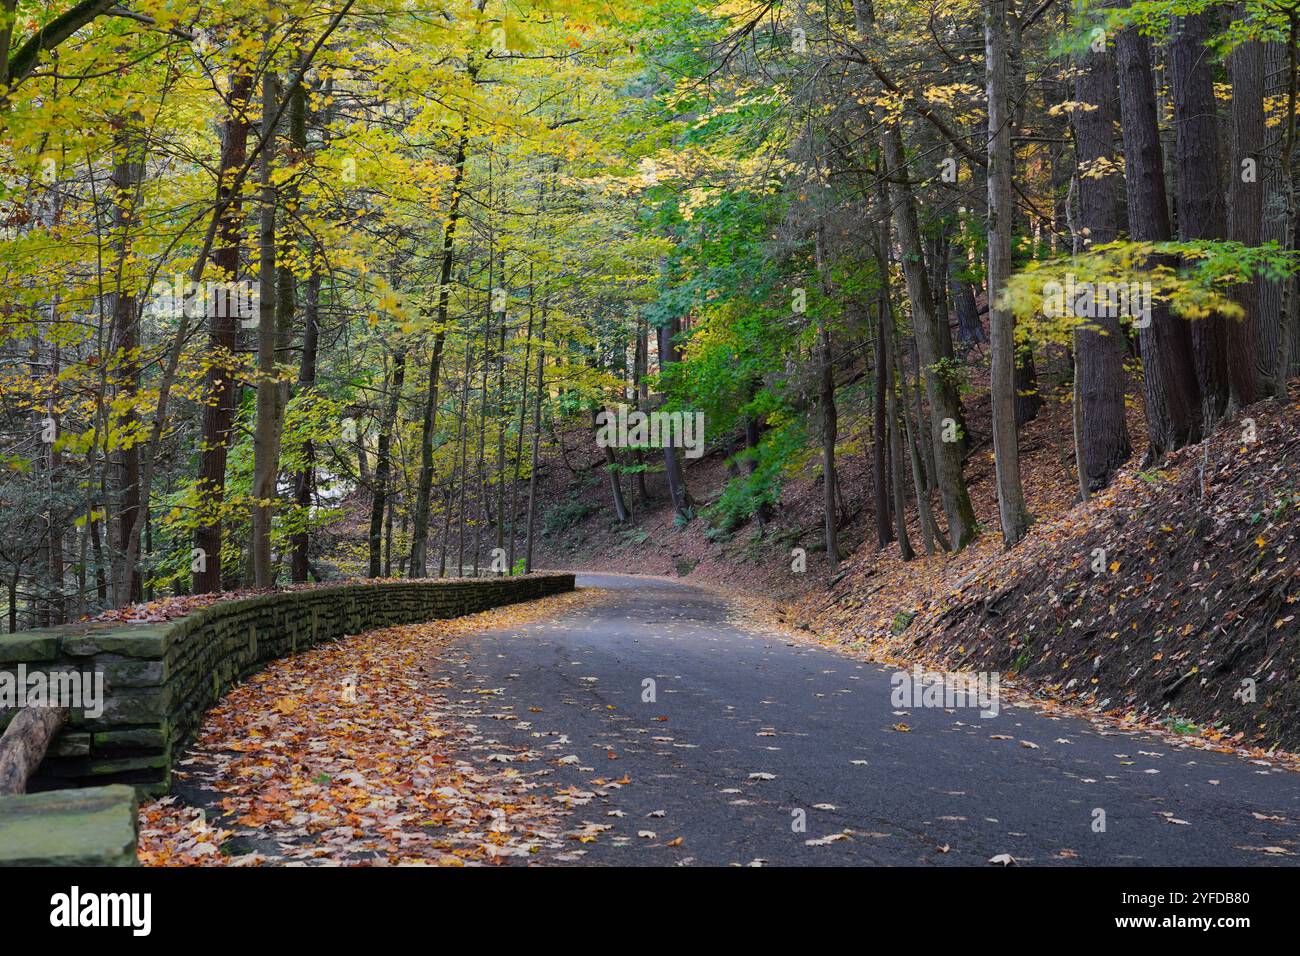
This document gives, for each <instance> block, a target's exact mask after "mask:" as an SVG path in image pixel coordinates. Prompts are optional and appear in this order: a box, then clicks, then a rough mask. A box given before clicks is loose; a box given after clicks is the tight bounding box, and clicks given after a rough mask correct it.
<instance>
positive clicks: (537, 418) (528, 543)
mask: <svg viewBox="0 0 1300 956" xmlns="http://www.w3.org/2000/svg"><path fill="white" fill-rule="evenodd" d="M547 308H548V302H547V300H546V298H543V299H542V321H541V327H540V328H539V330H538V338H539V339H540V340H541V341H540V342H539V344H538V346H537V395H536V397H535V399H534V401H533V450H532V458H531V461H532V465H531V467H530V468H529V469H528V521H527V526H526V529H525V534H526V535H527V537H526V538H525V540H524V573H525V574H528V573H529V572H531V571H532V570H533V536H534V531H535V530H536V527H537V453H538V449H539V447H540V445H541V440H542V399H543V398H544V397H545V395H546V341H545V340H546V312H547Z"/></svg>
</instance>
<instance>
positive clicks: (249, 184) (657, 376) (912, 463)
mask: <svg viewBox="0 0 1300 956" xmlns="http://www.w3.org/2000/svg"><path fill="white" fill-rule="evenodd" d="M0 3H2V4H3V11H2V13H0V124H3V135H2V137H0V165H2V167H3V173H2V176H0V204H2V207H3V208H2V209H0V215H2V217H3V234H2V235H0V269H2V270H3V282H0V309H2V313H0V510H2V513H3V519H4V527H3V529H2V531H3V533H0V578H2V579H3V580H4V582H5V584H4V586H5V589H6V591H7V608H8V622H7V623H8V629H9V630H11V631H12V630H15V629H19V628H26V627H38V626H44V625H47V624H54V623H60V622H63V621H65V620H69V619H73V618H76V617H78V616H81V615H84V614H87V613H96V612H98V611H101V610H104V609H107V608H113V607H121V606H124V605H127V604H131V603H135V602H140V601H143V600H146V599H153V598H156V597H161V596H165V595H171V594H191V593H203V592H214V591H223V590H231V589H240V588H253V587H256V588H267V587H273V586H278V585H283V584H286V583H288V582H307V581H310V580H322V579H327V578H338V577H344V576H372V577H378V576H406V577H426V576H428V577H435V576H439V575H445V574H459V573H471V572H475V573H476V572H489V573H490V572H497V573H514V572H519V571H523V570H527V569H529V568H531V566H532V564H533V559H534V551H535V541H536V537H537V535H538V534H539V533H540V526H541V523H542V522H541V518H540V516H539V515H538V513H537V512H538V510H539V509H538V502H537V480H536V479H537V474H538V462H539V460H541V459H543V458H544V457H545V456H547V455H549V454H552V452H553V449H554V448H555V446H556V443H557V441H558V439H559V436H560V435H561V434H562V433H568V432H573V431H574V430H586V431H588V432H589V433H590V434H591V439H592V443H593V447H595V446H596V444H597V436H598V430H599V428H600V421H602V419H600V418H599V416H600V415H601V413H602V412H609V413H610V414H626V412H618V411H616V410H617V409H618V407H619V406H626V407H627V409H630V410H632V411H633V412H637V411H646V412H649V411H661V412H666V413H669V414H673V413H679V412H680V413H682V414H684V415H690V416H692V417H691V418H690V419H680V420H679V421H691V422H694V421H695V420H696V419H695V418H694V417H693V416H694V415H696V414H702V415H703V421H704V429H705V434H704V437H705V438H706V439H707V441H708V443H709V444H710V445H711V446H713V447H725V448H727V449H728V453H729V454H730V455H732V456H733V457H732V464H733V468H732V476H731V478H730V480H729V481H728V483H727V485H726V486H725V488H724V489H723V490H722V493H721V494H720V495H719V496H718V497H717V498H716V500H714V501H712V502H711V503H709V504H708V505H707V506H706V507H702V506H701V505H700V504H699V503H697V502H696V501H695V499H693V497H692V495H691V491H690V487H689V483H688V481H687V472H686V458H687V456H685V455H684V454H683V449H682V448H680V447H667V448H662V447H657V446H655V445H652V444H650V443H639V442H638V441H628V440H619V441H602V442H600V443H599V444H600V447H602V448H603V449H604V458H605V464H606V470H607V486H606V487H607V489H608V491H607V495H608V498H607V502H602V507H608V508H609V511H610V516H611V519H612V520H618V521H621V522H631V521H633V520H634V512H635V511H636V510H637V509H638V508H639V507H640V506H642V505H644V504H645V502H646V501H647V500H648V498H649V497H650V490H649V487H648V481H647V476H654V477H655V480H656V482H657V483H658V482H663V483H664V484H665V485H666V489H667V493H668V496H669V497H670V499H671V502H672V506H673V508H674V509H675V511H676V512H677V515H678V519H679V521H680V522H683V523H685V522H689V521H693V520H699V521H707V522H710V523H711V524H713V525H715V526H717V527H719V528H722V529H726V530H728V531H731V530H734V529H736V528H739V527H742V526H745V525H751V524H752V525H753V526H755V528H756V529H758V530H759V531H760V532H761V530H762V528H763V527H764V525H765V523H766V522H767V521H769V520H770V519H771V517H772V515H773V513H774V510H775V509H777V508H778V507H779V501H780V490H781V486H782V482H783V481H785V480H786V479H787V478H788V476H789V475H790V474H791V470H792V469H793V468H795V467H798V466H801V465H802V464H804V463H807V462H810V461H818V462H819V464H820V468H821V473H822V476H823V481H822V485H823V488H824V495H825V508H824V512H825V514H824V535H825V543H826V554H827V556H828V563H829V565H830V567H831V569H832V570H834V566H835V563H836V561H837V560H838V559H839V555H840V547H839V542H838V530H839V529H838V524H839V522H840V520H841V507H840V505H841V502H842V492H841V489H840V478H839V476H838V473H837V468H836V455H837V449H839V448H840V446H841V443H842V441H843V440H844V438H845V436H844V434H843V430H842V428H841V424H840V420H841V419H840V416H841V412H842V411H845V410H846V409H851V410H852V411H853V412H854V414H857V413H859V412H860V413H861V415H862V417H863V419H864V420H865V422H866V423H867V426H868V427H867V428H866V433H867V435H868V438H869V441H870V446H871V448H870V454H871V475H870V477H871V481H872V489H873V490H872V492H871V501H872V505H873V511H874V516H873V519H872V520H873V522H874V537H875V544H876V545H877V546H879V547H881V548H883V547H886V546H891V547H892V546H894V544H895V543H896V545H897V547H899V548H900V550H901V551H902V554H903V556H904V557H905V558H910V557H911V556H912V555H913V554H914V553H915V548H914V545H913V543H912V542H911V541H910V540H909V537H908V521H907V515H909V514H911V515H912V516H913V521H914V524H913V528H914V529H915V530H914V532H913V533H914V534H919V538H920V540H919V541H918V542H917V544H916V547H920V548H921V549H923V550H924V551H927V552H931V553H935V552H938V551H943V550H959V549H961V548H963V547H964V546H965V545H967V544H968V543H969V542H970V541H971V540H973V538H974V537H975V536H976V535H977V534H979V533H981V532H983V533H987V534H998V533H1000V534H1001V537H1002V539H1003V541H1004V542H1005V544H1006V545H1007V546H1008V547H1011V546H1014V545H1015V544H1016V543H1017V542H1019V541H1020V540H1021V539H1022V538H1023V537H1024V535H1025V534H1026V531H1027V528H1028V525H1029V521H1030V516H1029V515H1028V514H1027V511H1026V508H1025V503H1024V494H1023V491H1022V480H1021V475H1020V469H1019V453H1018V444H1017V443H1018V437H1019V431H1018V430H1019V428H1020V427H1021V426H1023V425H1024V423H1025V422H1027V421H1029V420H1030V419H1032V418H1033V417H1034V416H1035V415H1036V414H1037V412H1038V408H1039V405H1040V403H1041V402H1042V401H1043V400H1044V396H1043V391H1042V390H1041V389H1040V388H1039V386H1038V379H1039V373H1038V367H1039V365H1041V364H1042V362H1043V358H1044V356H1046V355H1049V354H1051V355H1060V356H1064V357H1065V362H1064V365H1065V367H1066V368H1068V369H1069V380H1068V382H1067V383H1066V386H1067V389H1068V394H1069V395H1070V400H1071V401H1072V402H1073V421H1074V436H1073V438H1074V445H1075V448H1074V451H1075V459H1076V462H1077V472H1078V483H1079V494H1080V497H1081V498H1086V497H1087V496H1088V495H1089V494H1092V493H1095V492H1097V491H1099V490H1101V489H1103V488H1105V487H1106V486H1107V484H1108V483H1109V482H1110V481H1111V478H1112V477H1113V475H1114V474H1115V473H1116V471H1117V469H1118V468H1120V467H1121V466H1122V465H1123V464H1124V463H1125V462H1126V461H1129V460H1130V459H1132V458H1133V457H1134V456H1139V457H1143V456H1144V457H1145V458H1146V459H1147V460H1148V461H1157V460H1159V459H1160V458H1161V457H1162V456H1163V455H1165V454H1167V453H1169V452H1171V451H1173V450H1176V449H1178V448H1179V447H1182V446H1184V445H1186V444H1189V443H1194V442H1196V441H1199V440H1200V439H1201V438H1202V437H1203V436H1205V435H1206V434H1208V433H1209V431H1210V430H1212V429H1214V428H1215V427H1216V426H1217V425H1218V424H1219V423H1221V422H1222V421H1223V420H1224V419H1225V418H1226V417H1227V416H1228V415H1230V414H1233V413H1235V412H1236V411H1237V410H1239V409H1241V408H1243V407H1245V406H1248V405H1250V404H1252V403H1255V402H1258V401H1261V400H1265V399H1268V398H1285V395H1286V387H1287V381H1288V379H1290V378H1292V377H1294V376H1295V375H1296V374H1297V372H1298V371H1300V321H1298V318H1297V312H1298V301H1300V298H1298V294H1297V287H1296V274H1297V258H1296V248H1297V228H1298V223H1300V219H1298V217H1297V187H1298V183H1300V180H1298V176H1297V172H1298V171H1297V149H1296V132H1297V104H1296V99H1297V54H1298V49H1297V47H1298V43H1297V29H1298V26H1300V3H1297V2H1296V0H1291V2H1289V3H1288V2H1284V0H1267V2H1241V3H1237V4H1235V5H1234V4H1223V3H1209V2H1201V0H1177V2H1153V0H1136V2H1132V3H1123V2H1119V0H1116V2H1084V3H1071V2H1065V0H1034V2H1028V3H1013V2H1008V0H991V2H985V3H982V4H977V3H973V2H968V0H953V2H948V3H943V4H937V3H921V2H912V0H852V2H850V0H824V2H797V0H796V2H779V3H778V2H758V0H728V2H721V3H711V2H708V0H701V2H689V0H662V2H656V0H643V2H633V0H628V2H622V0H618V2H600V0H512V2H509V3H507V2H503V0H431V2H429V3H421V4H411V3H406V2H401V0H327V2H318V0H274V2H273V0H229V2H220V3H199V4H197V5H196V4H195V3H194V2H193V0H183V2H182V0H83V2H80V3H73V2H71V0H39V2H29V0H0ZM1036 363H1038V364H1036ZM977 389H978V390H987V393H986V394H984V395H982V396H979V397H980V398H982V399H983V400H985V401H990V402H991V410H992V425H991V435H990V436H980V438H979V442H980V443H981V444H983V443H984V441H985V438H986V437H987V439H988V440H989V442H988V443H989V444H991V448H992V451H993V452H994V453H995V455H996V472H997V492H998V506H999V516H1000V521H999V528H997V529H995V528H984V529H981V528H979V527H978V526H977V524H976V519H975V514H974V511H973V509H972V506H971V501H970V496H969V494H968V491H967V483H966V475H965V471H966V466H967V462H968V458H969V456H970V455H971V454H972V453H973V449H974V448H975V446H976V442H977V439H976V436H973V435H972V434H971V433H970V431H969V429H968V427H967V423H966V409H967V406H968V405H969V404H970V403H971V402H972V401H973V399H974V397H976V396H975V393H976V390H977ZM1135 404H1136V405H1140V406H1141V411H1142V414H1141V416H1140V421H1141V422H1143V423H1144V426H1143V427H1144V428H1145V434H1134V433H1132V431H1131V428H1130V419H1131V416H1129V415H1128V414H1126V413H1127V412H1128V411H1129V410H1130V408H1131V407H1132V406H1134V405H1135ZM603 420H605V421H608V420H612V419H609V418H606V419H603ZM616 431H617V430H616ZM624 433H625V431H624V432H623V433H620V434H624ZM692 457H693V456H692ZM340 528H342V529H345V530H344V531H340V530H339V529H340ZM327 530H328V532H329V533H326V532H327Z"/></svg>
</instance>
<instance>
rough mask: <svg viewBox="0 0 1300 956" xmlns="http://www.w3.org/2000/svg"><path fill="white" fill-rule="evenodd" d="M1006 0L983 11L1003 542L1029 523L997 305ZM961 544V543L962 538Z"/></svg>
mask: <svg viewBox="0 0 1300 956" xmlns="http://www.w3.org/2000/svg"><path fill="white" fill-rule="evenodd" d="M1006 15H1007V2H1006V0H989V2H988V3H987V4H986V5H985V9H984V45H985V57H984V63H985V72H986V79H987V85H988V101H989V106H988V110H989V144H988V237H989V238H988V256H989V278H988V295H989V328H990V335H989V338H990V340H991V345H992V350H993V372H992V384H991V388H992V393H993V455H994V463H995V471H996V474H997V490H998V514H999V516H1000V518H1001V523H1002V542H1003V544H1004V545H1006V547H1008V548H1010V547H1012V546H1013V545H1015V544H1018V543H1019V542H1020V540H1021V539H1022V538H1024V536H1025V532H1026V531H1027V529H1028V527H1029V512H1028V509H1027V508H1026V507H1025V495H1024V491H1023V489H1022V487H1021V484H1020V445H1019V436H1018V435H1017V433H1016V342H1015V316H1013V315H1012V314H1011V312H1010V310H1008V309H1007V308H1005V307H1003V306H1001V305H999V304H998V296H999V295H1000V294H1001V292H1002V288H1003V286H1004V285H1005V284H1006V281H1007V278H1008V277H1009V276H1010V274H1011V271H1012V262H1011V227H1012V205H1013V200H1012V194H1011V116H1010V113H1009V104H1008V84H1007V24H1006ZM957 546H958V547H961V541H960V539H959V540H958V541H957Z"/></svg>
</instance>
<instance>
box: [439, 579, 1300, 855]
mask: <svg viewBox="0 0 1300 956" xmlns="http://www.w3.org/2000/svg"><path fill="white" fill-rule="evenodd" d="M578 583H579V585H580V586H584V587H599V588H603V589H609V593H608V595H606V596H605V597H604V598H603V599H602V600H600V601H599V602H597V603H595V604H593V605H591V606H589V607H585V608H582V609H579V610H573V611H569V612H565V613H564V614H563V615H561V616H559V617H556V618H554V619H551V620H547V621H542V622H538V623H534V624H530V625H525V626H521V627H519V628H517V629H514V630H506V631H497V632H491V633H486V634H482V635H478V636H476V637H474V638H471V639H469V640H467V641H466V642H465V643H463V644H462V645H460V648H459V649H460V650H461V651H463V655H462V654H457V655H456V657H457V658H459V662H458V663H454V662H453V663H444V665H443V666H449V667H456V668H457V669H458V670H460V671H461V673H460V675H459V676H460V678H461V679H462V680H467V681H468V682H469V684H470V685H472V686H478V687H480V688H483V689H493V690H499V692H500V693H499V695H497V696H495V697H494V698H493V704H492V709H493V711H494V713H502V712H506V713H511V714H515V715H518V717H519V720H518V721H514V722H512V721H491V720H485V721H483V724H484V725H488V724H490V725H491V726H480V728H479V729H480V732H482V733H484V734H487V735H488V736H489V737H491V738H493V739H495V740H499V741H501V742H504V743H506V744H509V745H513V746H520V747H528V748H530V749H532V750H535V751H538V752H540V753H541V754H544V755H545V759H544V762H545V763H546V764H548V765H549V766H550V767H552V768H553V773H552V774H551V775H550V776H548V777H546V778H544V779H546V780H547V781H548V782H550V783H552V785H555V786H557V787H573V788H574V789H575V791H576V792H577V793H578V794H579V799H587V798H586V797H583V796H582V795H583V794H588V795H590V797H589V802H587V803H585V804H583V805H580V806H578V807H577V808H576V810H575V813H574V820H573V823H574V825H580V824H581V823H583V822H590V823H592V824H597V825H600V826H609V827H610V829H609V830H607V831H603V832H601V833H600V835H599V837H598V838H597V839H596V840H595V841H594V842H591V843H586V844H579V843H577V842H574V843H573V844H572V846H573V848H574V849H581V850H585V851H586V852H585V854H584V855H583V856H581V858H580V862H583V863H589V864H622V865H696V866H699V865H729V864H741V865H745V864H750V863H753V862H754V861H765V862H766V863H767V864H771V865H789V864H799V865H823V864H824V865H873V864H880V865H940V866H944V865H981V866H983V865H987V862H988V861H989V860H990V858H992V857H994V856H996V855H999V854H1010V855H1011V856H1012V857H1013V858H1014V859H1015V860H1016V862H1017V863H1019V864H1021V865H1062V866H1077V865H1080V864H1087V865H1102V864H1106V865H1136V866H1150V865H1169V864H1182V865H1210V864H1223V865H1294V864H1295V863H1296V862H1297V861H1300V831H1298V830H1297V827H1296V824H1295V822H1293V821H1297V820H1300V777H1297V775H1296V774H1294V773H1292V772H1289V771H1286V770H1282V769H1270V768H1268V767H1266V766H1260V765H1256V764H1254V763H1252V762H1250V761H1246V760H1241V759H1238V758H1235V757H1231V756H1225V755H1220V754H1212V753H1206V752H1203V751H1199V750H1194V749H1180V748H1177V747H1171V746H1170V745H1169V744H1167V743H1165V742H1163V741H1160V740H1157V739H1153V738H1150V737H1147V736H1142V735H1132V734H1123V733H1106V734H1102V733H1099V732H1097V731H1096V730H1094V729H1093V727H1092V726H1091V725H1090V724H1088V723H1086V722H1084V721H1077V720H1070V719H1056V718H1051V717H1046V716H1042V715H1039V714H1036V713H1035V712H1033V711H1031V710H1028V709H1022V708H1015V707H1011V706H1009V705H1008V704H1006V703H1005V702H1003V703H1002V706H1001V710H1000V713H999V714H998V715H997V716H996V717H993V718H981V717H980V716H979V712H978V711H977V710H974V709H953V710H945V709H943V708H938V707H931V708H917V707H912V708H909V709H908V711H907V713H905V714H904V713H899V712H898V711H897V709H896V708H895V707H894V706H893V705H892V703H891V693H892V690H893V687H892V685H891V681H890V677H891V675H892V673H893V671H892V670H890V669H887V668H882V667H878V666H875V665H872V664H869V663H865V662H862V661H859V660H855V659H852V658H849V657H846V656H841V655H839V654H837V653H835V652H833V651H829V650H825V649H822V648H819V647H816V646H813V645H810V644H805V643H801V642H796V641H791V640H790V639H789V638H787V637H784V636H781V635H777V634H771V633H763V632H762V631H761V630H753V629H750V628H749V627H747V626H745V625H743V624H740V623H736V622H735V621H733V619H732V615H730V614H729V613H728V608H727V606H726V605H725V604H724V603H723V602H722V601H720V600H719V599H718V598H716V597H714V596H713V595H711V594H710V593H708V592H705V591H701V590H699V589H696V588H693V587H690V586H687V585H684V584H679V583H674V582H670V581H663V580H658V579H650V578H636V577H631V576H620V575H580V576H579V579H578ZM646 679H651V680H653V681H654V682H655V685H654V686H655V698H656V699H655V701H654V702H653V703H646V702H643V700H642V697H643V694H644V688H645V684H644V683H643V682H644V681H645V680H646ZM462 686H464V685H463V684H462ZM900 724H901V725H905V726H907V727H908V728H910V730H908V731H902V730H899V729H895V725H900ZM999 737H1006V738H1009V739H997V738H999ZM1022 741H1024V742H1027V743H1029V744H1034V745H1036V747H1033V748H1031V747H1028V746H1025V745H1024V744H1022ZM611 756H612V758H615V759H611ZM564 758H569V759H568V760H567V761H566V760H565V759H564ZM572 758H576V760H574V759H572ZM759 775H761V776H759ZM624 778H626V779H627V780H628V782H627V783H626V784H625V785H622V786H617V787H610V786H607V785H601V784H592V783H591V781H592V780H604V781H617V780H619V779H624ZM1098 810H1100V811H1104V813H1105V830H1104V832H1095V830H1094V821H1095V820H1097V819H1098V817H1097V811H1098ZM796 811H800V812H801V813H796ZM619 814H622V815H621V816H620V815H619ZM1257 815H1259V816H1262V817H1265V818H1282V819H1260V818H1259V816H1257ZM800 816H802V817H803V818H804V820H805V821H806V829H805V830H803V831H800V830H798V829H797V826H796V824H797V821H798V819H799V817H800ZM1175 821H1185V822H1175ZM641 831H646V832H650V833H653V834H654V835H653V836H651V837H645V836H639V835H638V833H639V832H641ZM836 834H843V836H842V837H839V838H835V839H831V840H826V839H825V838H827V837H834V836H835V835H836ZM678 838H680V843H678V844H677V845H671V843H672V841H676V840H678ZM809 840H813V841H821V842H819V843H814V844H813V845H809V843H808V842H807V841H809ZM1264 847H1278V848H1282V849H1285V850H1289V851H1290V852H1291V853H1294V854H1298V855H1296V856H1279V855H1275V854H1269V853H1265V852H1263V849H1262V848H1264ZM945 848H946V851H945ZM1249 848H1254V849H1249ZM570 859H571V858H570ZM569 861H570V860H568V859H566V860H565V861H564V862H569Z"/></svg>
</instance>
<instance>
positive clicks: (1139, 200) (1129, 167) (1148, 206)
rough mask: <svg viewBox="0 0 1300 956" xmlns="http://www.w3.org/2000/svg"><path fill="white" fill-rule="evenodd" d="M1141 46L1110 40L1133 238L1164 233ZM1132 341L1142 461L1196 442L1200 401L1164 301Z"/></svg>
mask: <svg viewBox="0 0 1300 956" xmlns="http://www.w3.org/2000/svg"><path fill="white" fill-rule="evenodd" d="M1147 44H1148V41H1147V39H1146V38H1145V37H1143V36H1142V35H1141V34H1140V33H1138V31H1137V30H1136V29H1134V28H1130V29H1127V30H1124V31H1122V32H1121V33H1120V34H1119V37H1118V39H1117V42H1116V50H1117V54H1118V59H1119V90H1120V129H1121V130H1122V131H1123V134H1124V175H1125V183H1126V187H1127V192H1126V195H1127V198H1128V231H1129V238H1130V239H1132V240H1133V241H1135V242H1167V241H1168V240H1169V239H1170V237H1171V230H1170V225H1169V206H1168V204H1167V202H1166V199H1165V168H1164V155H1163V152H1164V151H1163V149H1162V146H1161V143H1160V131H1159V126H1158V124H1157V121H1156V98H1155V88H1154V86H1153V83H1152V70H1151V53H1150V49H1149V47H1148V45H1147ZM1138 344H1139V348H1140V349H1141V352H1142V392H1143V396H1144V398H1145V401H1146V418H1147V439H1148V442H1149V448H1148V451H1147V455H1146V460H1147V461H1148V463H1149V462H1152V461H1156V460H1158V459H1160V458H1161V457H1163V456H1164V455H1165V454H1167V453H1168V452H1171V451H1174V450H1175V449H1178V448H1181V447H1183V446H1184V445H1186V444H1189V443H1191V442H1196V441H1199V440H1200V436H1201V408H1200V405H1201V399H1200V391H1199V388H1198V386H1197V384H1196V371H1195V362H1194V359H1193V356H1192V339H1191V331H1190V329H1189V328H1188V324H1187V323H1186V322H1184V321H1183V320H1182V319H1179V318H1177V317H1176V316H1173V315H1170V313H1169V308H1168V307H1167V306H1166V305H1164V304H1162V303H1160V302H1152V303H1151V320H1150V322H1148V323H1147V324H1146V325H1145V327H1141V328H1139V330H1138Z"/></svg>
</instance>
